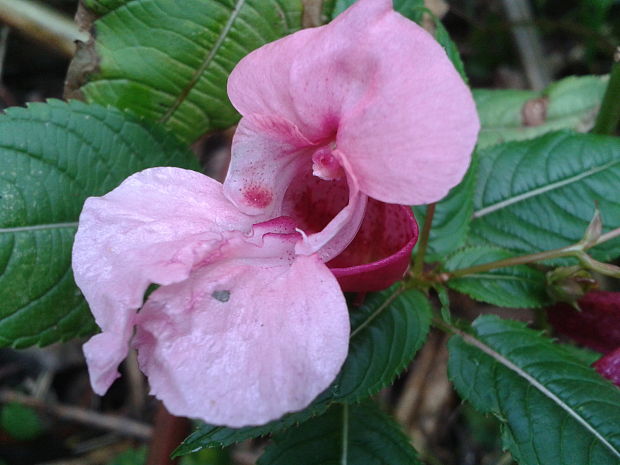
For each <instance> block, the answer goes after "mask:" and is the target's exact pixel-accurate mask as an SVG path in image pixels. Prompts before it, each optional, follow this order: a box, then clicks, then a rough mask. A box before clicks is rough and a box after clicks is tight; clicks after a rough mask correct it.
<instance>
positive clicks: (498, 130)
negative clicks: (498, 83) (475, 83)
mask: <svg viewBox="0 0 620 465" xmlns="http://www.w3.org/2000/svg"><path fill="white" fill-rule="evenodd" d="M607 80H608V78H607V77H600V76H582V77H568V78H565V79H562V80H561V81H557V82H555V83H553V84H551V85H550V86H549V87H548V88H547V89H545V90H543V91H539V92H537V91H533V90H514V89H511V90H487V89H475V90H474V91H473V92H474V99H475V100H476V106H477V107H478V115H479V116H480V123H481V125H482V129H481V131H480V135H479V137H478V149H481V148H484V147H489V146H491V145H495V144H499V143H502V142H508V141H514V140H525V139H533V138H534V137H538V136H540V135H543V134H546V133H548V132H551V131H557V130H560V129H574V130H576V131H580V132H586V131H588V130H590V129H591V128H592V127H593V126H594V121H595V119H596V114H597V113H598V109H599V106H600V104H601V101H602V99H603V95H604V94H605V88H606V87H607Z"/></svg>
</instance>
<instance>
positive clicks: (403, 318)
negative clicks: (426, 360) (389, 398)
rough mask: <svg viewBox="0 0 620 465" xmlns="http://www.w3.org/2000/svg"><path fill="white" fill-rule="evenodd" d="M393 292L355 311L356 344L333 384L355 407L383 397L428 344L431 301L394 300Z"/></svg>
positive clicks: (417, 297)
mask: <svg viewBox="0 0 620 465" xmlns="http://www.w3.org/2000/svg"><path fill="white" fill-rule="evenodd" d="M394 289H395V288H392V289H388V290H386V291H382V292H377V293H375V294H371V295H369V296H368V297H367V298H366V302H364V305H362V306H361V307H360V308H353V309H351V311H350V313H351V329H352V330H351V344H350V346H349V355H348V357H347V360H346V362H345V363H344V366H343V367H342V370H341V372H340V374H339V375H338V378H336V381H334V392H333V396H334V398H335V399H336V400H338V401H346V402H356V401H358V400H361V399H363V398H365V397H368V396H370V395H372V394H375V393H377V392H379V390H380V389H382V388H383V387H385V386H388V385H389V384H391V383H392V382H393V381H394V378H395V377H396V376H397V375H398V374H399V373H400V372H401V371H402V370H404V369H405V367H406V366H407V365H408V364H409V363H410V362H411V360H412V359H413V356H414V355H415V353H416V352H417V350H418V349H419V348H420V347H421V346H422V344H423V343H424V341H425V340H426V336H427V335H428V331H429V328H430V323H431V318H432V311H431V306H430V303H429V301H428V299H427V298H426V297H425V296H424V295H423V294H422V293H421V292H419V291H416V290H407V291H404V292H402V293H401V294H397V295H395V293H394Z"/></svg>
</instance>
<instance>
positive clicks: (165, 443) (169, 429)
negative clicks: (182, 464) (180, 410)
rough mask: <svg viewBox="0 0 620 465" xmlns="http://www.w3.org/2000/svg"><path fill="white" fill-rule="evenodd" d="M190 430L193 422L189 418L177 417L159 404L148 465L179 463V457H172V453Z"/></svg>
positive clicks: (147, 460)
mask: <svg viewBox="0 0 620 465" xmlns="http://www.w3.org/2000/svg"><path fill="white" fill-rule="evenodd" d="M190 430H191V423H190V421H189V420H188V419H187V418H180V417H175V416H173V415H171V414H170V413H168V410H166V408H165V407H164V406H163V405H162V404H159V406H158V408H157V413H156V415H155V429H154V430H153V436H152V439H151V443H150V445H149V455H148V458H147V459H146V465H175V464H177V463H178V462H179V458H176V459H171V458H170V454H172V451H174V449H176V448H177V446H178V445H179V444H181V442H182V441H183V439H185V438H186V437H187V435H188V434H189V433H190Z"/></svg>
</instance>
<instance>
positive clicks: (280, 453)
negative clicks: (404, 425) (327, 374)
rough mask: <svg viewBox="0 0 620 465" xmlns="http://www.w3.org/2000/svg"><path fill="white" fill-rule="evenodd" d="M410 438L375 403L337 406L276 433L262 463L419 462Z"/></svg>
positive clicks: (342, 464) (403, 464)
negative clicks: (294, 426) (281, 432)
mask: <svg viewBox="0 0 620 465" xmlns="http://www.w3.org/2000/svg"><path fill="white" fill-rule="evenodd" d="M418 463H420V462H419V461H418V459H417V454H416V452H415V450H414V449H413V448H412V447H411V443H410V441H409V438H408V437H407V436H405V435H404V434H403V433H402V431H401V430H400V428H399V427H398V425H397V424H396V423H395V422H394V421H393V420H392V419H391V418H389V417H387V416H386V415H385V414H384V413H382V412H381V411H380V410H379V409H378V408H377V407H376V406H375V405H374V404H372V403H370V402H366V403H363V404H357V405H346V404H345V405H337V406H333V407H332V408H331V409H330V410H329V411H328V412H327V413H325V414H324V415H322V416H320V417H317V418H314V419H312V420H309V421H307V422H306V423H304V424H302V425H301V426H299V427H297V428H291V429H289V430H288V431H286V432H285V433H283V434H280V435H276V436H275V437H274V444H272V445H271V446H269V447H268V448H267V450H266V451H265V454H264V455H263V456H262V457H261V458H260V459H259V460H258V465H292V464H295V465H335V464H339V465H347V464H350V465H358V464H359V465H362V464H363V465H385V464H390V465H415V464H418Z"/></svg>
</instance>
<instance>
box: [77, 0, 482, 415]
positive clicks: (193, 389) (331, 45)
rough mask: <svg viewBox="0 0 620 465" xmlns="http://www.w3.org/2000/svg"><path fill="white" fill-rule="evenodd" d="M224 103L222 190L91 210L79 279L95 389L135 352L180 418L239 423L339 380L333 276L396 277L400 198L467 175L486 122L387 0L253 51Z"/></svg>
mask: <svg viewBox="0 0 620 465" xmlns="http://www.w3.org/2000/svg"><path fill="white" fill-rule="evenodd" d="M229 93H230V96H231V100H232V101H233V103H234V105H235V106H236V107H237V108H238V109H239V111H240V112H241V113H242V115H243V119H242V120H241V123H240V125H239V128H238V131H237V134H236V136H235V140H234V146H233V152H234V153H233V159H232V164H231V168H230V171H229V175H228V178H227V180H226V182H225V187H224V189H222V186H221V185H220V184H219V183H217V182H216V181H213V180H211V179H209V178H207V177H205V176H203V175H201V174H199V173H194V172H190V171H185V170H180V169H175V168H154V169H151V170H146V171H143V172H141V173H138V174H135V175H133V176H131V177H130V178H128V179H127V180H126V181H125V182H124V183H123V184H121V186H119V187H118V188H117V189H115V190H113V191H112V192H110V193H108V194H107V195H105V196H103V197H100V198H90V199H88V200H87V202H86V204H85V206H84V210H83V212H82V215H81V217H80V226H79V229H78V232H77V235H76V239H75V245H74V251H73V266H74V274H75V279H76V282H77V284H78V286H79V287H80V288H81V289H82V291H83V293H84V295H85V297H86V299H87V301H88V302H89V304H90V306H91V310H92V312H93V314H94V316H95V319H96V321H97V324H98V325H99V326H100V327H101V329H102V333H101V334H98V335H96V336H94V337H93V338H92V339H91V340H90V341H89V342H88V343H87V344H86V345H85V347H84V351H85V354H86V358H87V362H88V367H89V372H90V377H91V383H92V385H93V388H94V390H95V391H96V392H97V393H99V394H103V393H104V392H105V391H106V390H107V389H108V388H109V386H110V385H111V383H112V382H113V381H114V380H115V379H116V378H117V377H118V376H119V374H118V371H117V367H118V365H119V363H120V362H121V361H122V360H123V359H124V358H125V356H126V354H127V351H128V348H129V346H130V344H131V345H132V346H133V347H135V348H136V349H137V350H138V357H139V362H140V366H141V369H142V370H143V371H144V372H145V373H146V375H147V376H148V378H149V383H150V385H151V392H152V393H153V394H154V395H156V396H157V397H158V398H160V399H161V400H163V402H164V404H165V405H166V407H167V408H168V409H169V410H170V411H171V412H172V413H173V414H176V415H184V416H189V417H194V418H200V419H202V420H205V421H207V422H209V423H215V424H223V425H228V426H233V427H240V426H244V425H253V424H261V423H265V422H267V421H270V420H273V419H276V418H278V417H280V416H281V415H282V414H284V413H286V412H291V411H295V410H300V409H302V408H304V407H305V406H307V405H308V404H309V403H310V402H311V401H312V400H313V399H314V398H315V397H316V396H317V395H318V394H319V393H320V392H321V391H323V390H324V389H325V388H326V387H327V386H328V385H329V384H330V383H331V382H332V381H333V380H334V378H335V377H336V375H337V373H338V371H339V370H340V367H341V365H342V363H343V362H344V359H345V357H346V353H347V348H348V338H349V322H348V314H347V307H346V303H345V300H344V297H343V295H342V291H341V288H340V285H339V284H338V281H337V280H336V277H338V279H339V280H340V283H341V285H342V287H343V288H344V289H345V290H370V289H379V288H383V287H386V286H388V285H389V284H391V283H392V282H394V281H396V280H398V279H399V278H401V277H402V274H403V273H404V271H405V269H406V267H407V266H408V263H409V259H410V252H411V249H412V247H413V245H414V243H415V240H416V238H417V226H416V223H415V220H414V218H413V216H412V213H411V210H410V208H409V207H408V206H402V205H401V204H406V205H408V204H414V203H425V202H432V201H436V200H439V199H440V198H441V197H442V196H443V195H445V194H446V193H447V191H448V190H449V189H450V188H451V187H453V186H454V185H456V184H457V183H458V182H459V181H460V179H461V177H462V176H463V174H464V172H465V170H466V169H467V166H468V164H469V160H470V154H471V150H472V148H473V145H474V143H475V139H476V134H477V131H478V119H477V117H476V113H475V106H474V104H473V100H472V98H471V95H470V93H469V90H468V89H467V87H466V86H465V84H464V83H463V82H462V81H461V79H460V77H459V76H458V74H457V73H456V71H455V70H454V68H453V67H452V65H451V63H450V62H449V60H448V58H447V57H446V54H445V53H444V51H443V49H442V48H441V47H440V46H439V45H438V44H437V43H435V42H434V40H433V39H432V38H431V37H430V36H429V35H428V34H427V33H426V32H425V31H424V30H422V29H421V28H419V27H418V26H416V25H415V24H413V23H411V22H409V21H408V20H406V19H404V18H403V17H401V16H400V15H398V14H396V13H395V12H394V11H393V10H392V8H391V2H390V1H388V0H360V1H359V2H358V3H356V4H355V5H354V6H353V7H352V8H351V9H349V10H348V11H347V12H345V13H344V14H342V15H341V16H340V17H339V18H338V19H337V20H335V21H334V22H333V23H332V24H330V25H328V26H324V27H321V28H316V29H312V30H304V31H301V32H299V33H297V34H294V35H292V36H289V37H287V38H285V39H282V40H280V41H277V42H274V43H273V44H269V45H267V46H265V47H263V48H261V49H259V50H257V51H256V52H254V53H252V54H251V55H249V56H248V57H247V58H245V59H244V60H243V61H242V62H241V63H240V64H239V66H238V67H237V68H236V70H235V71H234V72H233V74H232V76H231V78H230V85H229ZM328 265H329V267H331V271H330V268H328ZM152 283H155V284H158V285H159V286H160V287H159V288H158V289H157V290H155V291H154V292H153V293H152V294H151V295H150V296H149V297H148V299H147V300H146V302H144V293H145V292H146V290H147V288H148V286H149V285H150V284H152ZM134 331H135V335H134V334H133V333H134Z"/></svg>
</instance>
